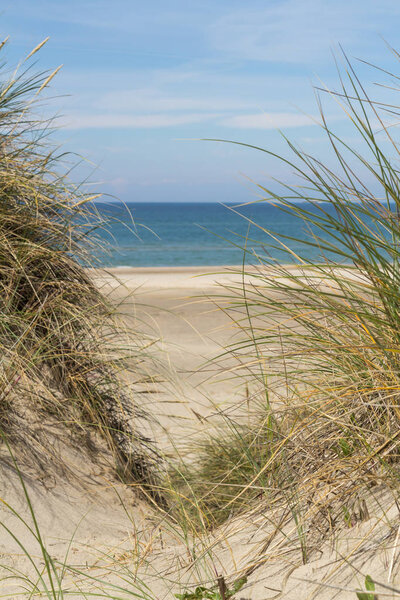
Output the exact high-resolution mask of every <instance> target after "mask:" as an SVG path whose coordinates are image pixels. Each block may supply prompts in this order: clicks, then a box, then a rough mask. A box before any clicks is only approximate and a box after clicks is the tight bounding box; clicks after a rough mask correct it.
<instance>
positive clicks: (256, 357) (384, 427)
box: [178, 57, 400, 562]
mask: <svg viewBox="0 0 400 600" xmlns="http://www.w3.org/2000/svg"><path fill="white" fill-rule="evenodd" d="M343 70H344V74H343V76H341V77H340V84H341V89H340V90H339V92H338V93H332V94H331V95H333V97H334V98H336V99H337V101H338V102H339V104H341V105H342V107H343V110H344V111H345V113H346V114H347V116H348V118H349V119H350V121H351V125H352V126H353V127H354V128H355V132H356V134H357V135H358V138H359V140H358V143H357V148H356V149H352V148H351V147H349V145H348V144H347V143H346V141H343V140H341V139H340V138H339V137H338V136H337V135H336V133H335V132H334V131H333V130H332V129H331V127H330V126H329V125H328V123H327V122H326V120H325V115H324V113H323V111H322V108H321V119H320V128H321V130H322V132H323V133H325V135H326V139H327V142H328V144H330V146H331V149H332V150H333V156H335V158H336V166H335V167H334V166H332V165H329V166H327V165H324V164H322V163H321V161H320V159H319V158H318V157H313V156H310V155H309V154H308V153H306V152H303V151H301V150H299V149H298V148H297V147H296V146H295V145H294V144H293V143H292V142H290V141H289V140H287V144H288V150H289V153H290V154H289V158H288V157H287V156H285V157H282V158H280V157H276V155H275V154H274V153H273V152H272V151H269V150H264V149H260V148H255V149H256V150H258V151H263V152H266V153H268V154H270V155H273V156H275V157H276V158H277V159H278V160H282V161H283V162H284V163H285V164H286V165H289V166H290V168H291V170H292V171H294V172H295V173H296V174H297V175H298V177H299V183H298V185H295V186H293V187H289V186H287V185H286V184H285V183H284V182H283V183H282V184H281V191H280V192H275V191H273V190H270V189H267V188H265V187H261V186H260V191H261V193H262V194H263V195H264V196H265V197H264V199H263V200H261V201H263V202H269V203H271V204H273V205H274V206H276V207H277V208H279V209H280V210H281V211H282V212H283V213H288V214H290V215H294V216H297V217H298V219H299V227H302V228H303V229H306V230H307V231H308V232H309V236H308V238H307V239H306V240H304V239H297V238H295V237H294V238H293V237H290V236H287V237H285V236H280V237H279V238H278V237H277V236H276V235H275V234H274V232H273V231H272V232H271V231H266V230H264V229H262V228H261V227H259V226H258V224H257V223H251V225H252V227H253V230H254V228H258V231H259V239H258V242H260V243H259V244H258V247H260V245H262V244H263V245H264V248H265V252H264V253H263V254H262V255H257V254H253V255H252V260H253V263H254V264H255V265H256V266H257V268H256V270H255V271H254V269H253V270H250V271H249V272H246V267H243V273H244V275H245V277H244V278H243V281H245V280H249V279H250V284H243V285H241V286H237V287H236V288H235V287H234V286H232V287H231V288H230V289H225V290H224V292H221V296H222V295H223V296H224V303H225V305H226V302H227V301H228V300H229V298H230V299H231V304H232V311H233V312H232V314H233V315H234V316H233V318H234V319H235V320H236V324H237V326H238V327H239V328H241V330H242V332H243V340H242V342H241V343H240V344H238V345H237V346H236V348H235V350H236V351H237V352H238V354H239V353H240V354H241V355H242V356H243V355H245V356H246V357H247V363H246V364H245V365H244V366H243V371H242V373H243V377H249V373H250V377H253V378H258V379H259V381H261V382H263V388H264V391H263V393H262V394H261V395H260V397H259V399H258V400H254V401H253V413H254V411H256V412H258V420H256V422H255V423H254V424H253V425H252V426H251V427H250V429H249V428H248V427H247V426H246V427H245V426H244V425H241V424H240V422H239V423H237V422H235V421H233V420H232V419H231V418H229V417H228V416H226V417H225V420H226V427H225V431H224V432H223V433H222V434H221V426H220V425H218V426H217V427H216V432H217V433H216V434H215V435H213V436H212V439H210V440H209V441H208V442H207V443H206V444H203V445H202V446H201V447H200V451H199V458H198V460H197V462H195V470H194V472H193V471H192V472H191V473H187V472H186V471H185V470H184V469H182V468H181V467H180V468H179V470H178V472H179V473H182V475H180V477H181V482H182V483H181V489H182V490H183V492H182V493H183V495H184V497H185V498H187V499H188V500H186V502H187V506H188V507H189V508H187V509H186V510H191V511H192V512H193V507H194V512H195V513H196V517H195V518H196V519H197V522H199V523H203V525H204V524H205V525H206V526H210V525H211V526H215V524H220V523H221V522H222V521H224V520H225V519H227V518H228V517H232V516H233V515H235V514H237V513H238V512H240V513H243V512H245V511H248V510H251V509H253V510H254V507H258V510H261V511H271V513H270V514H271V515H272V514H273V512H274V511H276V509H279V514H280V515H281V516H282V515H286V517H285V518H284V519H283V521H280V524H279V525H277V533H278V532H279V531H281V530H282V527H283V526H284V523H285V522H286V523H288V522H289V521H290V522H292V523H294V524H295V527H296V530H297V539H298V541H299V550H300V552H301V556H302V560H303V561H304V562H307V561H308V560H309V559H310V557H311V556H313V553H314V551H315V550H316V549H318V548H319V547H320V545H321V543H322V541H323V540H326V539H327V538H328V539H329V538H330V537H331V538H332V539H333V536H334V535H336V534H337V533H338V532H340V531H341V530H346V529H347V528H351V527H353V526H354V525H355V524H357V523H360V522H362V521H366V520H368V519H369V518H370V516H371V514H370V511H371V503H373V498H374V497H375V496H377V495H379V494H381V493H386V492H387V493H389V495H394V496H397V494H398V491H399V464H400V445H399V444H400V436H399V425H400V419H399V418H400V403H399V399H400V360H399V357H400V337H399V336H400V334H399V332H400V317H399V315H400V294H399V289H400V270H399V265H400V247H399V239H400V228H399V218H398V215H399V211H400V199H399V190H400V180H399V173H398V168H397V166H396V165H397V162H396V161H397V157H398V155H399V147H398V144H397V143H396V141H395V138H394V133H393V132H392V130H390V129H389V128H388V127H386V125H385V116H386V112H385V111H386V107H385V106H382V105H380V104H379V103H377V102H374V101H372V100H371V99H370V98H369V97H368V96H367V94H366V91H365V89H364V87H363V85H362V84H361V82H360V81H359V79H358V77H357V75H356V72H355V71H354V70H353V67H352V65H351V64H350V63H348V62H347V59H346V57H344V67H343ZM396 111H397V109H396V108H395V106H394V103H393V106H392V107H391V112H392V113H393V112H396ZM373 123H378V131H376V129H375V127H376V125H373ZM220 141H224V140H220ZM362 144H364V150H365V153H364V154H363V153H362V152H361V151H360V147H361V146H362ZM243 146H247V145H246V144H243ZM247 147H248V146H247ZM250 147H251V146H250ZM363 176H364V179H362V177H363ZM371 180H372V183H371V188H372V189H370V188H369V187H368V185H367V183H366V181H371ZM376 190H378V191H376ZM260 238H261V239H260ZM293 242H294V243H295V245H296V247H303V249H304V254H302V253H301V252H300V253H297V254H296V253H294V252H293V251H292V250H291V244H292V243H293ZM251 245H252V244H251V243H250V242H249V243H248V244H247V245H246V248H244V251H245V252H249V250H248V248H249V247H250V246H251ZM310 247H311V248H312V249H313V250H317V251H318V252H319V256H320V259H319V261H318V263H317V264H312V263H311V261H310V260H309V259H308V258H307V250H308V249H309V248H310ZM276 248H279V250H280V251H281V252H286V256H287V260H286V261H285V260H283V261H282V263H285V262H287V263H288V264H286V265H285V264H278V263H276V262H275V261H274V260H273V258H270V254H271V253H270V250H271V249H276ZM293 263H294V264H293ZM240 308H242V311H243V317H242V318H239V317H237V314H238V309H240ZM235 315H236V316H235ZM196 449H197V450H198V449H199V447H198V446H197V447H196ZM178 479H179V476H178ZM194 499H195V500H194ZM275 514H276V513H275ZM271 518H272V517H271ZM278 521H279V518H278ZM278 521H277V522H278ZM393 535H395V529H393Z"/></svg>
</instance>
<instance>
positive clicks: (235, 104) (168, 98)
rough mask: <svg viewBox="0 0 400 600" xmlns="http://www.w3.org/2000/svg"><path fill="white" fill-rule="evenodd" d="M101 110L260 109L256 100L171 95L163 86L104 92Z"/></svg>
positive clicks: (99, 99) (100, 102)
mask: <svg viewBox="0 0 400 600" xmlns="http://www.w3.org/2000/svg"><path fill="white" fill-rule="evenodd" d="M94 106H95V107H96V108H99V109H103V110H104V109H109V108H110V107H112V109H113V110H115V111H135V112H141V111H142V112H143V111H145V112H150V111H151V112H153V111H154V112H164V111H168V112H169V111H185V110H188V111H225V112H226V111H230V110H246V109H247V110H249V109H250V110H251V109H252V108H253V109H254V108H257V102H255V101H253V102H250V101H244V100H239V99H238V100H236V99H235V98H231V97H222V96H215V95H214V94H210V93H209V91H207V92H204V93H203V95H202V96H199V94H198V93H197V94H194V93H193V95H188V94H186V95H185V94H179V95H178V94H170V93H168V92H167V91H165V90H163V89H156V88H154V89H151V88H148V89H146V88H142V89H130V90H129V89H125V90H123V89H122V90H118V91H116V92H110V93H107V94H104V95H103V96H101V97H100V98H98V99H97V100H96V101H95V102H94Z"/></svg>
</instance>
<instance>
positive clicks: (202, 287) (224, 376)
mask: <svg viewBox="0 0 400 600" xmlns="http://www.w3.org/2000/svg"><path fill="white" fill-rule="evenodd" d="M240 270H241V267H224V266H221V267H207V266H206V267H179V268H173V269H171V268H169V267H165V268H124V267H122V268H118V269H110V270H109V271H108V272H96V273H95V279H96V283H97V285H98V286H99V287H100V288H101V289H103V290H104V291H105V292H106V293H111V295H112V298H113V300H114V301H115V300H116V301H118V302H121V301H122V312H123V313H124V318H125V319H126V320H127V322H128V323H129V325H130V326H132V327H138V328H139V329H140V330H141V331H144V332H145V333H146V334H148V335H149V337H150V339H154V340H157V343H156V345H155V347H153V348H152V351H151V354H152V357H154V358H156V359H157V360H159V362H160V366H162V370H163V375H164V377H165V381H164V384H163V385H162V386H161V389H158V390H156V393H155V394H152V395H151V399H150V401H151V406H150V410H151V413H152V414H153V415H155V417H156V418H155V422H156V423H157V422H158V423H161V424H162V426H163V427H165V431H164V433H165V435H164V436H163V437H162V439H163V444H167V445H168V439H169V441H171V439H172V440H173V442H174V443H176V442H177V440H179V441H180V442H181V443H182V442H183V441H184V440H185V439H186V438H187V437H190V436H192V435H193V426H194V425H196V422H197V424H198V422H199V421H200V422H201V421H202V419H204V420H205V421H206V420H207V418H208V417H209V416H210V415H215V413H216V412H217V411H218V410H220V409H225V408H227V407H228V406H231V407H234V408H235V410H237V411H239V410H240V406H241V404H242V403H243V401H244V399H245V397H246V394H248V390H246V385H247V384H246V382H244V381H240V380H239V379H238V378H235V377H233V376H232V374H230V370H231V369H234V368H235V367H236V366H237V361H236V360H235V359H233V358H232V357H226V358H223V357H221V355H222V354H224V353H225V352H226V347H227V346H228V345H229V344H230V343H232V342H233V341H234V340H235V339H237V336H238V334H239V332H238V328H237V326H236V324H235V323H234V322H233V320H232V314H230V315H229V314H227V313H226V312H225V310H224V309H226V308H227V307H228V305H229V304H230V299H229V298H224V297H223V296H224V295H229V292H228V291H227V288H229V287H230V286H235V287H236V286H240V285H241V284H242V275H241V274H240ZM224 288H225V289H226V291H225V290H224ZM170 417H172V418H170ZM188 428H189V432H188ZM171 436H172V437H171ZM157 438H158V440H159V441H160V435H159V433H157Z"/></svg>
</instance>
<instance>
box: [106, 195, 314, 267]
mask: <svg viewBox="0 0 400 600" xmlns="http://www.w3.org/2000/svg"><path fill="white" fill-rule="evenodd" d="M96 208H97V210H98V211H99V212H100V213H101V214H102V216H103V217H104V218H105V219H106V220H107V222H108V227H107V228H106V230H100V232H97V234H99V233H100V236H101V237H102V241H105V242H106V245H107V247H108V248H107V251H105V252H102V253H100V254H99V257H98V258H99V260H100V263H101V265H102V266H105V267H122V266H127V267H172V266H174V267H184V266H202V265H204V266H205V265H207V266H208V265H210V266H215V265H239V264H242V263H246V264H252V263H253V264H254V263H255V264H256V263H258V262H260V261H265V260H272V261H277V262H285V263H288V262H295V261H296V258H295V254H297V253H300V254H301V255H302V256H303V257H305V258H307V259H309V260H311V261H317V260H319V259H320V258H321V254H320V252H319V250H318V248H313V247H312V246H309V245H307V244H304V243H302V242H307V241H310V240H311V236H310V231H309V230H308V229H307V227H306V226H305V225H304V224H303V223H302V221H301V220H300V219H299V218H298V217H296V216H295V215H292V214H287V213H285V212H284V211H283V210H282V209H281V208H278V207H276V206H271V205H270V204H268V203H266V202H257V203H251V204H248V205H233V204H229V205H222V204H219V203H213V202H197V203H195V202H191V203H189V202H188V203H182V202H159V203H156V202H152V203H127V204H122V203H110V204H105V203H104V204H100V203H98V204H97V205H96ZM271 234H272V235H271ZM290 238H293V239H290ZM278 240H280V241H278ZM281 242H283V243H284V245H285V246H286V249H285V248H284V246H282V244H281Z"/></svg>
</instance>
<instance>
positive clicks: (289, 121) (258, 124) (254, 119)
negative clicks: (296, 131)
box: [220, 112, 315, 129]
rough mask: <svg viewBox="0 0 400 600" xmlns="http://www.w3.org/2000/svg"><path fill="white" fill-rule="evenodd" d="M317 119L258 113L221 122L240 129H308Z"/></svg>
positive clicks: (226, 125) (303, 116)
mask: <svg viewBox="0 0 400 600" xmlns="http://www.w3.org/2000/svg"><path fill="white" fill-rule="evenodd" d="M313 119H315V117H309V116H307V115H302V114H296V113H283V112H281V113H278V112H277V113H261V114H260V113H257V114H252V115H236V116H235V117H229V118H227V119H224V120H223V121H221V122H220V124H221V125H223V126H224V127H233V128H235V127H236V128H238V129H281V128H287V127H306V126H309V125H314V124H315V121H314V120H313Z"/></svg>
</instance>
